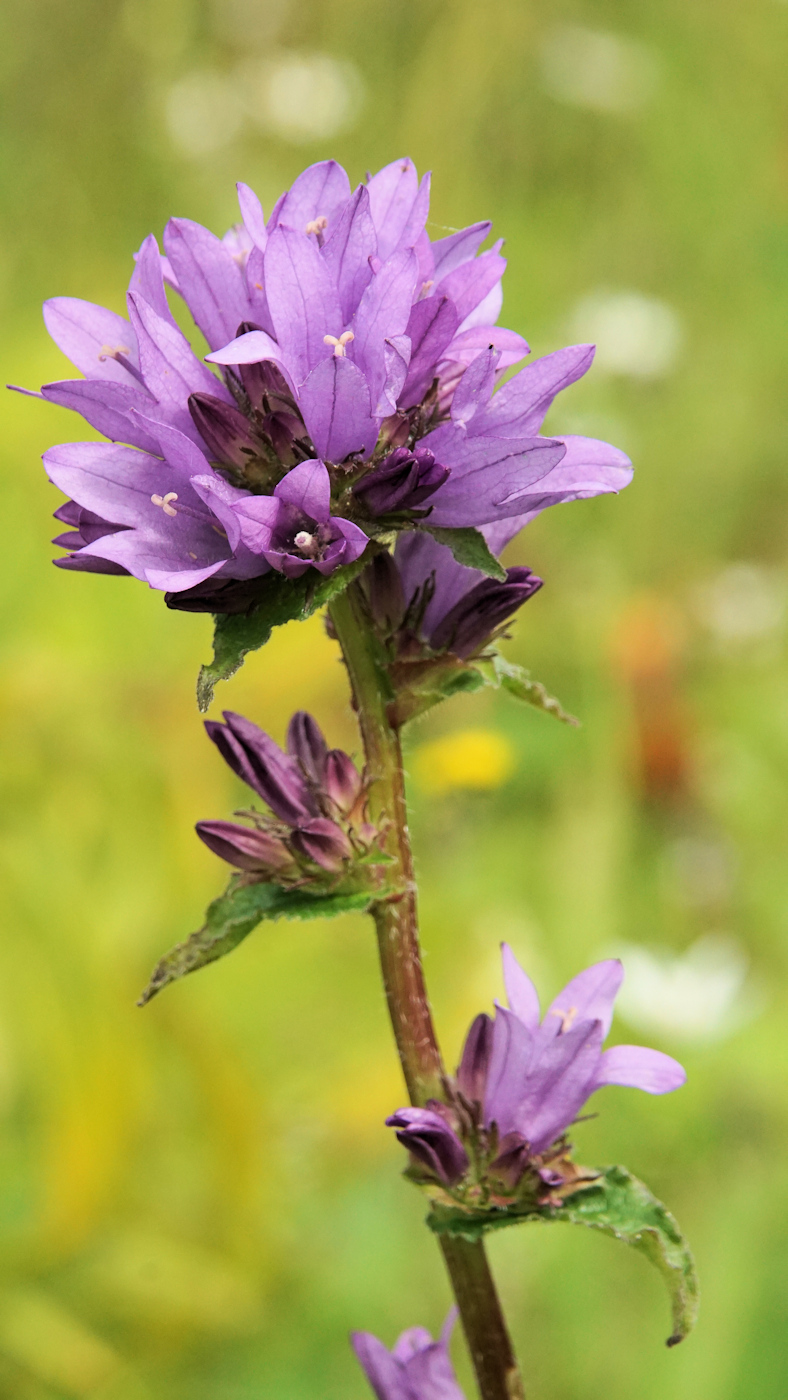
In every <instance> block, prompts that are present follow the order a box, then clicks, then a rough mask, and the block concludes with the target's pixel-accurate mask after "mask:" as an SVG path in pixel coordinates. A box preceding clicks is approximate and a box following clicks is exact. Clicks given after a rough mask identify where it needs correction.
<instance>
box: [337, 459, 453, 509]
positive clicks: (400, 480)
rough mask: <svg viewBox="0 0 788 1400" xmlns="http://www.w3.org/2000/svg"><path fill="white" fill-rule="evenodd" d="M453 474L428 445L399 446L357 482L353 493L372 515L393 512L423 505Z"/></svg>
mask: <svg viewBox="0 0 788 1400" xmlns="http://www.w3.org/2000/svg"><path fill="white" fill-rule="evenodd" d="M450 475H451V471H450V468H449V467H442V466H441V464H440V462H436V461H435V456H434V453H432V452H430V450H429V448H428V447H416V448H414V449H413V451H411V450H410V449H409V448H407V447H398V448H396V449H395V451H394V452H390V453H389V455H388V457H384V459H383V461H382V462H381V463H380V465H379V466H377V467H375V469H374V471H371V472H370V473H369V475H368V476H364V477H362V478H361V481H358V482H357V483H356V485H355V486H354V487H353V494H354V495H355V496H356V497H357V498H358V500H360V501H361V503H362V505H364V506H365V508H366V509H367V510H368V511H369V513H370V515H390V514H391V513H392V511H401V510H415V509H416V508H417V507H418V506H420V505H423V504H424V502H425V501H426V500H428V499H429V497H430V496H433V495H434V494H435V492H436V491H437V490H438V487H439V486H442V485H443V483H444V481H446V480H448V478H449V476H450Z"/></svg>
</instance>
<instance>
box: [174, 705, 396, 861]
mask: <svg viewBox="0 0 788 1400" xmlns="http://www.w3.org/2000/svg"><path fill="white" fill-rule="evenodd" d="M224 721H225V722H224V724H221V723H220V722H219V721H218V720H208V721H207V723H206V725H205V728H206V730H207V731H208V734H209V736H210V738H211V739H212V740H213V742H214V743H215V744H216V746H217V748H218V749H219V752H220V753H221V755H222V757H223V758H224V759H225V761H226V762H227V763H228V764H229V766H230V767H231V768H232V770H233V772H234V773H235V774H237V776H238V777H239V778H241V779H242V780H243V782H245V783H247V784H248V786H249V787H250V788H252V789H253V791H254V792H256V793H257V794H258V795H259V796H260V797H262V799H263V801H264V802H265V803H266V805H267V806H268V807H269V808H270V811H271V814H272V815H268V814H267V813H263V812H258V811H256V810H255V809H254V808H250V809H249V810H248V811H244V812H239V813H238V814H237V815H239V816H244V817H246V818H247V820H248V821H249V822H250V823H251V825H248V826H242V825H241V824H240V823H239V822H228V821H204V822H198V823H197V834H198V836H200V837H201V839H202V840H203V841H204V842H205V844H206V846H209V847H210V849H211V850H212V851H213V852H214V853H215V854H216V855H218V856H221V858H222V860H226V861H227V862H228V863H229V864H230V865H234V866H236V867H237V869H239V870H242V871H243V872H244V874H245V875H246V877H247V878H248V879H249V880H257V881H259V880H266V881H273V882H275V883H276V884H278V885H281V886H282V887H283V888H285V889H293V888H296V887H297V886H300V885H304V884H307V883H309V884H310V885H311V886H313V887H315V888H319V887H320V886H321V885H322V886H328V887H330V885H331V883H332V882H334V881H335V880H336V879H337V877H340V876H343V875H346V874H348V873H350V872H351V870H352V868H353V866H354V865H355V864H358V863H360V862H368V861H370V860H378V861H381V860H384V859H385V857H384V855H383V852H382V851H381V850H380V849H379V848H378V840H379V836H380V833H379V831H378V828H377V827H375V826H373V825H372V824H371V823H370V822H369V821H368V820H367V815H366V809H367V784H366V781H365V779H364V776H363V774H361V773H360V772H359V770H358V769H357V767H356V765H355V763H354V762H353V760H352V758H351V757H350V756H349V754H346V753H345V752H344V751H343V750H342V749H329V747H328V745H327V743H326V741H325V739H324V737H323V734H322V733H321V730H320V728H319V726H318V724H317V722H316V721H315V720H314V719H313V718H312V716H311V715H308V714H307V713H306V711H305V710H299V711H298V712H297V713H296V714H294V715H293V718H292V719H291V721H290V725H289V727H288V731H287V746H286V750H282V749H280V747H279V745H278V744H276V743H274V740H273V739H271V738H270V737H269V735H268V734H266V733H265V731H264V730H262V729H259V728H258V726H257V725H256V724H252V722H251V720H248V719H245V718H244V716H243V715H238V714H234V713H233V712H232V711H229V710H226V711H225V712H224Z"/></svg>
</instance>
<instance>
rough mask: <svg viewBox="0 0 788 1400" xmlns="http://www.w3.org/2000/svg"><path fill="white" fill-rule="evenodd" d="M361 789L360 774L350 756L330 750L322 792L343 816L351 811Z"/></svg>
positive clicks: (339, 750)
mask: <svg viewBox="0 0 788 1400" xmlns="http://www.w3.org/2000/svg"><path fill="white" fill-rule="evenodd" d="M363 787H364V784H363V782H362V780H361V774H360V773H359V771H358V769H357V767H356V765H355V763H354V762H353V760H352V758H351V757H350V754H347V753H345V752H344V751H343V750H342V749H331V751H330V752H329V753H328V754H327V756H326V768H325V774H324V777H323V790H324V792H325V793H326V794H327V795H328V797H330V798H331V801H332V802H333V803H334V805H335V806H336V807H338V808H339V811H340V812H342V813H343V815H345V816H347V814H348V813H349V812H352V811H353V808H354V807H355V805H356V803H357V802H358V799H359V797H360V796H361V793H362V791H363Z"/></svg>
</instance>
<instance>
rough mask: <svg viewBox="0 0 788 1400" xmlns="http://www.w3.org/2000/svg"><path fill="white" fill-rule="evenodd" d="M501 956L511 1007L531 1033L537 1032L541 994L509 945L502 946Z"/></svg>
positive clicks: (503, 944)
mask: <svg viewBox="0 0 788 1400" xmlns="http://www.w3.org/2000/svg"><path fill="white" fill-rule="evenodd" d="M501 955H502V957H503V980H504V985H505V987H506V996H507V999H508V1002H509V1006H510V1008H511V1010H512V1011H513V1012H514V1014H515V1016H517V1017H519V1019H520V1020H521V1021H522V1022H523V1024H524V1025H526V1026H527V1027H528V1029H529V1031H531V1032H535V1031H537V1030H538V1029H539V1018H540V1011H539V993H538V992H537V990H536V987H535V986H534V984H533V982H532V981H531V979H530V977H529V976H528V973H527V972H524V971H523V969H522V968H521V966H520V964H519V962H518V961H517V959H516V957H515V956H514V953H513V952H512V950H511V948H510V947H509V944H508V943H502V944H501Z"/></svg>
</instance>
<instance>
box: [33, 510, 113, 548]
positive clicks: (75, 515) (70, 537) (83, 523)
mask: <svg viewBox="0 0 788 1400" xmlns="http://www.w3.org/2000/svg"><path fill="white" fill-rule="evenodd" d="M53 518H54V519H55V520H60V521H62V522H63V524H64V525H70V526H71V527H72V528H71V529H70V530H67V531H65V532H64V533H63V534H62V535H58V536H57V538H56V539H54V540H53V541H52V543H53V544H59V545H61V546H62V547H63V549H82V548H83V547H84V545H86V544H93V542H94V540H100V539H103V537H104V535H117V534H118V532H119V531H120V530H125V529H127V528H128V527H127V526H126V525H113V524H112V521H110V520H105V519H104V518H103V516H101V515H96V514H94V512H93V511H92V510H86V509H85V507H84V506H78V505H77V503H76V501H65V502H64V503H63V505H62V506H59V507H58V509H57V510H56V511H55V512H54V516H53Z"/></svg>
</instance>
